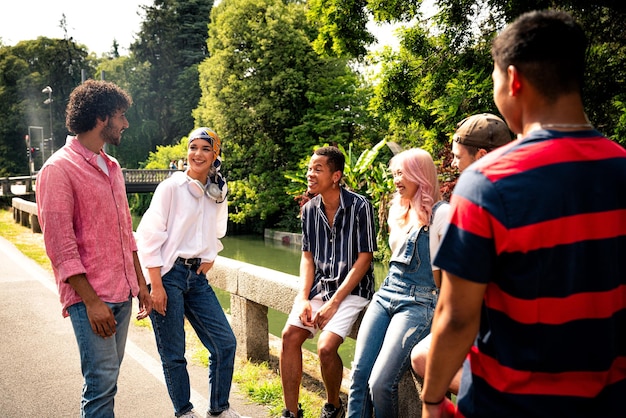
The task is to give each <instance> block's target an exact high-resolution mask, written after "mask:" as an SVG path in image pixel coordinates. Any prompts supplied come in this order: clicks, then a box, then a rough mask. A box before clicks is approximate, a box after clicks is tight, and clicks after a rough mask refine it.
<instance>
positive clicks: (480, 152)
mask: <svg viewBox="0 0 626 418" xmlns="http://www.w3.org/2000/svg"><path fill="white" fill-rule="evenodd" d="M485 155H487V150H486V149H484V148H480V149H479V150H478V151H477V152H476V155H475V159H476V160H478V159H479V158H482V157H484V156H485Z"/></svg>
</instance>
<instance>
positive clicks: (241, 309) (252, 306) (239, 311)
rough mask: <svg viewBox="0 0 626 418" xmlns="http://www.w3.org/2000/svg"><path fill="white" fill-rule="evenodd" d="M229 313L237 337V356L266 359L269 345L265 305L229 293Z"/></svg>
mask: <svg viewBox="0 0 626 418" xmlns="http://www.w3.org/2000/svg"><path fill="white" fill-rule="evenodd" d="M230 315H231V318H232V327H233V332H234V333H235V337H236V338H237V356H238V357H242V358H246V359H253V360H255V361H268V360H269V359H270V358H269V350H270V347H269V339H268V334H269V326H268V320H267V306H263V305H261V304H259V303H256V302H252V301H251V300H248V299H246V298H243V297H241V296H237V295H232V294H231V296H230Z"/></svg>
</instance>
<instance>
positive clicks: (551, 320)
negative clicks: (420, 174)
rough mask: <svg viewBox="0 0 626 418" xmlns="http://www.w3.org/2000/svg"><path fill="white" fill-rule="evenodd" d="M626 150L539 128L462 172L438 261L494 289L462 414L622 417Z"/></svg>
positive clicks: (588, 135)
mask: <svg viewBox="0 0 626 418" xmlns="http://www.w3.org/2000/svg"><path fill="white" fill-rule="evenodd" d="M625 191H626V152H625V151H624V149H623V148H622V147H620V146H619V145H618V144H616V143H614V142H612V141H609V140H608V139H605V138H603V137H602V136H601V135H600V134H599V133H598V132H595V131H583V132H567V133H558V132H555V131H544V130H540V131H534V132H532V133H531V134H530V135H529V136H527V137H526V138H524V139H522V140H521V141H514V142H512V143H511V144H510V145H508V146H506V145H505V146H504V147H502V148H499V149H498V150H496V151H493V152H492V153H490V154H489V155H487V156H485V157H483V158H481V159H480V160H479V161H478V162H477V163H475V164H473V165H472V166H470V167H469V168H468V169H467V170H465V171H464V172H463V174H462V175H461V178H460V179H459V183H458V184H457V186H456V188H455V190H454V194H453V197H452V201H451V203H452V216H451V220H450V226H449V228H448V231H447V233H446V235H445V237H444V239H443V241H442V243H441V246H440V247H439V252H438V253H437V257H436V259H435V264H437V265H438V266H439V267H441V268H442V269H443V270H446V271H449V272H451V273H453V274H455V275H457V276H460V277H462V278H464V279H466V280H470V281H473V282H477V283H484V284H487V288H486V291H485V296H484V303H483V312H482V316H481V324H480V330H479V333H478V336H477V338H476V341H475V344H474V347H473V348H472V350H471V352H470V356H469V359H470V361H469V366H470V367H471V374H469V373H467V372H466V371H464V373H463V382H462V383H461V390H460V392H459V395H458V398H457V401H458V406H459V410H460V412H461V414H462V415H463V416H465V417H481V418H482V417H504V416H506V417H530V416H532V417H540V416H543V417H568V418H570V417H617V416H620V417H621V416H624V406H623V402H624V401H623V397H624V394H625V393H626V257H625V254H626V192H625Z"/></svg>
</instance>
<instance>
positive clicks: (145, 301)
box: [137, 285, 152, 320]
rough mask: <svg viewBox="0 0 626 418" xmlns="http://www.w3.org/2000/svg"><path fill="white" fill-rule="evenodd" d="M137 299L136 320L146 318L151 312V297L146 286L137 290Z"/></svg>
mask: <svg viewBox="0 0 626 418" xmlns="http://www.w3.org/2000/svg"><path fill="white" fill-rule="evenodd" d="M137 299H139V313H137V320H141V319H144V318H147V317H148V315H150V312H152V297H151V296H150V292H149V291H148V287H147V286H145V285H144V286H141V287H140V288H139V294H138V295H137Z"/></svg>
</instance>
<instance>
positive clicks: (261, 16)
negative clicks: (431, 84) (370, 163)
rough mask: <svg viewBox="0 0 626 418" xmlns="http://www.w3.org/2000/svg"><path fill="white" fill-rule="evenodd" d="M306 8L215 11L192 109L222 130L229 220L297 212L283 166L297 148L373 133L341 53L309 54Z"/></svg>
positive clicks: (272, 220) (250, 5)
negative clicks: (338, 55) (331, 55)
mask: <svg viewBox="0 0 626 418" xmlns="http://www.w3.org/2000/svg"><path fill="white" fill-rule="evenodd" d="M305 12H306V7H305V5H304V4H302V3H299V2H286V3H284V2H282V1H281V0H232V1H228V2H223V3H220V4H219V5H218V6H217V7H216V8H215V9H214V10H213V12H212V15H211V21H212V23H211V24H210V26H209V39H208V48H209V57H208V58H207V59H206V60H205V61H204V62H202V63H201V64H200V69H199V72H200V88H201V91H202V97H201V99H200V103H199V106H198V107H197V108H196V109H195V110H194V113H193V114H194V117H195V120H196V124H198V125H206V126H211V127H213V128H214V129H215V130H216V131H217V132H218V134H219V135H220V136H221V137H222V139H223V151H224V171H225V173H226V175H227V177H228V178H229V179H231V180H230V181H229V185H230V195H229V206H230V209H231V210H230V219H231V220H232V221H234V222H236V223H238V224H241V225H247V227H248V228H253V229H255V230H256V229H262V228H263V226H264V225H265V224H270V225H272V224H276V223H282V224H293V219H297V213H298V205H297V204H296V203H295V202H294V201H293V200H292V199H290V198H289V196H288V195H287V194H286V193H285V189H286V188H287V187H288V181H287V179H285V178H284V177H283V175H282V174H281V173H284V172H285V171H290V170H294V169H295V168H296V166H297V161H298V159H299V158H300V156H301V155H302V153H303V152H308V150H309V149H310V148H311V147H312V146H313V145H315V144H317V143H319V142H321V140H322V141H328V140H329V139H330V140H332V141H333V142H335V141H336V142H344V143H347V142H348V141H354V142H357V143H358V142H369V138H368V137H367V136H366V135H365V134H364V132H368V131H367V126H366V125H365V124H366V122H365V120H366V117H365V115H366V112H365V107H366V105H367V97H368V93H367V92H366V91H365V90H360V89H359V88H358V86H359V78H358V76H357V75H356V74H353V73H352V72H351V71H350V69H349V67H348V66H347V62H346V61H345V60H343V59H337V58H325V57H320V56H319V55H318V54H317V53H315V51H314V50H313V48H312V46H311V41H312V39H313V38H314V36H315V33H316V32H315V28H314V27H313V26H312V25H311V24H310V23H309V22H307V20H306V15H305ZM290 220H291V221H290Z"/></svg>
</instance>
